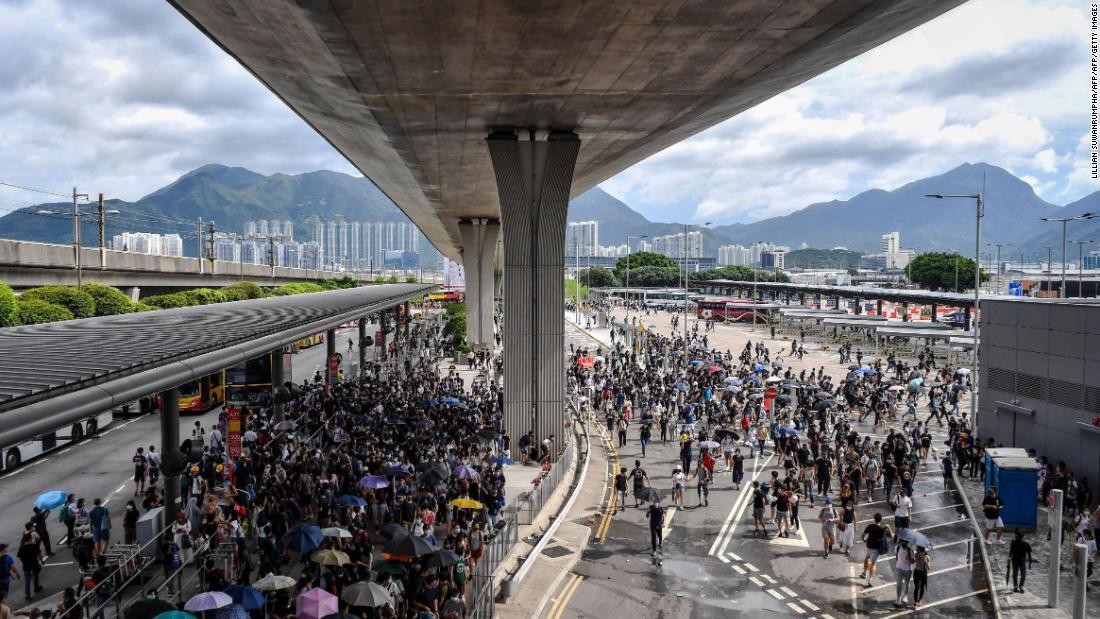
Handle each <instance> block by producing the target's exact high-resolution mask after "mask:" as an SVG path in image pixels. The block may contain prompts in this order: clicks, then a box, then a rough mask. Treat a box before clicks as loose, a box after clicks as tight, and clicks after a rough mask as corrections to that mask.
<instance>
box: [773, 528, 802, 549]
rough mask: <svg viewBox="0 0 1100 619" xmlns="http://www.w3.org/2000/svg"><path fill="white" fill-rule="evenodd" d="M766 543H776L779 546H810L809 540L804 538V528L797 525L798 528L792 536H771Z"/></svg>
mask: <svg viewBox="0 0 1100 619" xmlns="http://www.w3.org/2000/svg"><path fill="white" fill-rule="evenodd" d="M768 543H770V544H778V545H780V546H798V547H800V548H809V547H810V541H809V540H808V539H806V529H804V528H802V527H799V528H798V530H797V531H795V536H794V537H779V536H778V535H776V536H775V537H773V538H771V540H769V542H768Z"/></svg>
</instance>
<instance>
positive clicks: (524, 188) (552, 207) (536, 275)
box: [487, 130, 580, 447]
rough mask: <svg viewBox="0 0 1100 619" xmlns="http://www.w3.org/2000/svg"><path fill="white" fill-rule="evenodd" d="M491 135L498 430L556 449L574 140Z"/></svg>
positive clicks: (570, 136)
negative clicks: (497, 264)
mask: <svg viewBox="0 0 1100 619" xmlns="http://www.w3.org/2000/svg"><path fill="white" fill-rule="evenodd" d="M519 133H521V134H522V137H520V136H518V135H516V133H514V132H499V131H498V132H494V133H492V134H490V135H489V137H488V139H487V144H488V147H489V156H490V158H491V159H492V163H493V172H494V174H495V177H496V182H497V194H498V195H499V196H500V211H501V226H502V228H503V233H504V285H505V286H507V288H508V293H507V294H506V295H505V296H504V429H505V430H507V431H508V432H509V433H510V434H511V435H512V436H517V437H518V436H521V435H522V434H525V433H527V432H528V431H529V430H534V432H535V438H536V440H537V441H541V440H542V439H543V438H545V437H547V436H548V435H550V434H554V435H555V436H556V437H557V441H556V442H555V447H559V446H561V445H562V444H563V443H562V437H563V434H562V433H563V431H564V427H563V426H564V421H565V407H564V397H565V383H564V380H565V367H564V360H565V358H564V354H565V353H564V337H563V336H564V324H565V323H564V321H563V320H562V314H561V312H562V304H563V302H564V299H563V296H564V291H563V279H564V266H565V265H564V262H565V251H564V247H565V216H566V211H567V209H568V207H569V193H570V188H571V186H572V183H573V170H574V167H575V165H576V162H577V153H578V151H579V150H580V138H579V137H578V136H577V135H576V134H575V133H572V132H570V131H564V132H563V131H552V132H550V133H549V134H548V135H546V136H545V138H544V137H543V136H542V135H539V134H538V133H536V132H534V131H526V130H525V131H521V132H519Z"/></svg>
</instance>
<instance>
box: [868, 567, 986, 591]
mask: <svg viewBox="0 0 1100 619" xmlns="http://www.w3.org/2000/svg"><path fill="white" fill-rule="evenodd" d="M969 568H970V565H969V564H967V563H963V564H961V565H953V566H951V567H945V568H943V569H942V570H936V571H934V572H928V576H929V577H932V576H936V575H937V574H944V573H947V572H954V571H955V570H962V569H969ZM853 569H855V568H853ZM895 586H897V583H892V582H888V583H886V584H882V585H875V586H874V587H865V588H864V589H863V593H870V592H872V591H878V590H879V589H885V588H887V587H895Z"/></svg>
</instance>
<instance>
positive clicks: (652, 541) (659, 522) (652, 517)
mask: <svg viewBox="0 0 1100 619" xmlns="http://www.w3.org/2000/svg"><path fill="white" fill-rule="evenodd" d="M654 498H655V499H656V497H654ZM646 517H648V518H649V546H650V550H651V551H652V553H653V556H657V553H658V552H660V551H661V549H663V548H664V527H665V508H663V507H661V501H660V500H659V499H657V500H654V501H653V503H652V504H650V506H649V510H648V511H647V512H646Z"/></svg>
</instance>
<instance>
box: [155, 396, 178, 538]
mask: <svg viewBox="0 0 1100 619" xmlns="http://www.w3.org/2000/svg"><path fill="white" fill-rule="evenodd" d="M179 398H180V390H179V389H178V388H176V387H173V388H171V389H167V390H165V391H162V392H160V455H161V458H169V459H171V458H172V457H173V456H174V455H177V454H178V453H179V449H180V399H179ZM177 457H178V456H177ZM179 498H180V478H179V475H171V476H170V475H168V471H167V470H165V472H164V522H165V523H166V524H167V523H169V522H172V521H173V520H175V517H176V512H177V511H178V510H179V509H180V507H182V506H177V505H176V501H177V500H178V499H179Z"/></svg>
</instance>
